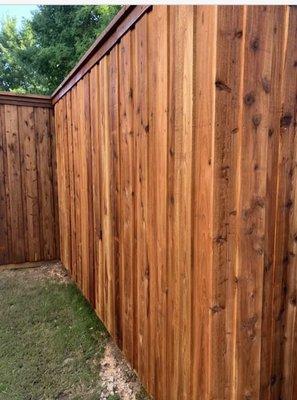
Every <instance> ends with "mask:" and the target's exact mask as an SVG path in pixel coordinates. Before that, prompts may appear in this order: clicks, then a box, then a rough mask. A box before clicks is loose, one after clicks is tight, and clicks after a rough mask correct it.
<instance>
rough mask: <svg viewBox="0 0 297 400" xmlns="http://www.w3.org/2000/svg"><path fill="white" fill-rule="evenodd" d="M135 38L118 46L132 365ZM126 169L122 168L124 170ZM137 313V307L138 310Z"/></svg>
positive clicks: (126, 321)
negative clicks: (133, 66)
mask: <svg viewBox="0 0 297 400" xmlns="http://www.w3.org/2000/svg"><path fill="white" fill-rule="evenodd" d="M132 49H133V35H132V33H131V32H128V33H127V35H125V36H124V37H123V39H122V40H121V42H120V44H119V68H120V74H119V98H120V111H119V112H120V146H121V152H120V162H121V172H120V173H121V176H120V179H121V218H120V221H121V222H120V223H121V227H120V229H121V233H120V234H121V238H122V240H121V243H120V246H121V250H120V252H121V253H120V254H121V260H120V279H121V281H122V290H121V299H122V313H123V351H124V353H125V355H126V356H127V358H128V360H129V361H130V362H131V363H132V362H133V349H134V348H133V338H134V335H133V332H134V331H133V323H134V317H135V315H134V306H133V268H134V251H133V250H134V231H133V230H134V194H135V189H134V185H133V183H134V181H133V172H134V164H133V163H134V151H133V150H134V132H133V69H132V64H131V62H130V60H131V54H132ZM122 166H123V167H122ZM135 310H136V308H135Z"/></svg>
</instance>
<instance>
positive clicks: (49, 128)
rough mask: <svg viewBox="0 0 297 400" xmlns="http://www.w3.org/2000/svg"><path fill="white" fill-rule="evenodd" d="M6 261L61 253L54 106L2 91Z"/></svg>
mask: <svg viewBox="0 0 297 400" xmlns="http://www.w3.org/2000/svg"><path fill="white" fill-rule="evenodd" d="M0 130H1V131H0V140H1V146H0V180H1V184H0V187H1V189H0V191H1V193H0V213H1V216H0V218H1V232H0V264H7V263H21V262H26V261H39V260H52V259H57V258H58V257H59V238H58V236H57V231H58V220H57V219H58V215H57V193H56V183H55V182H56V176H55V175H56V161H55V142H54V140H55V139H54V125H53V109H52V107H51V101H50V99H49V98H44V97H38V96H33V97H32V98H31V97H30V96H17V95H11V94H3V93H1V94H0Z"/></svg>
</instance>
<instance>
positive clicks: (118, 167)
mask: <svg viewBox="0 0 297 400" xmlns="http://www.w3.org/2000/svg"><path fill="white" fill-rule="evenodd" d="M296 93H297V9H296V8H295V7H289V6H205V5H204V6H203V5H201V6H150V7H149V6H129V7H124V8H123V10H122V11H121V12H120V13H119V14H118V16H117V17H116V18H115V19H114V21H113V22H112V23H111V25H110V26H109V28H107V30H106V31H105V32H104V33H103V34H102V35H101V36H100V37H99V38H98V39H97V41H96V42H95V43H94V45H93V46H92V47H91V48H90V50H89V51H88V52H87V53H86V54H85V56H84V57H83V58H82V60H81V61H80V62H79V64H78V65H77V66H76V67H75V68H74V70H73V71H72V72H71V73H70V74H69V76H68V77H67V78H66V79H65V81H64V82H63V83H62V84H61V85H60V86H59V87H58V88H57V90H56V91H55V93H54V94H53V96H52V101H53V104H54V114H55V130H56V135H57V137H56V142H57V177H58V178H57V181H58V200H59V222H60V224H59V226H60V247H61V259H62V262H63V264H64V265H65V267H66V268H68V270H69V272H70V274H71V276H72V277H73V279H74V280H75V281H76V282H77V285H78V286H79V287H80V289H81V290H82V292H83V294H84V295H85V297H86V298H87V299H88V300H89V301H90V302H91V303H92V305H93V306H94V308H95V310H96V312H97V314H98V315H99V316H100V318H101V319H102V320H103V321H104V323H105V325H106V326H107V328H108V330H109V331H110V333H111V334H112V336H113V337H114V338H115V340H116V342H117V343H118V345H119V347H120V348H121V349H122V350H123V351H124V353H125V355H126V357H127V359H128V360H129V361H130V363H131V364H132V365H133V367H134V368H135V369H136V371H137V372H138V374H139V376H140V377H141V379H142V381H143V383H144V384H145V385H146V387H147V388H148V390H149V392H150V393H151V394H152V395H153V396H154V398H155V399H157V400H198V399H199V400H223V399H225V400H239V399H240V400H242V399H243V400H279V399H286V400H288V399H290V400H293V399H296V398H297V362H296V359H297V326H296V323H297V322H296V320H297V318H296V317H297V315H296V311H297V195H296V183H297V182H296V179H297V169H296V165H297V143H296V109H297V108H296Z"/></svg>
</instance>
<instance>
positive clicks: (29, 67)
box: [0, 5, 120, 94]
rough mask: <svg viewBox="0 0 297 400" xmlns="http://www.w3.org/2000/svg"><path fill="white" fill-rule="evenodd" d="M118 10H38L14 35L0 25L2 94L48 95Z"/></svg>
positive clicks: (13, 28) (12, 25)
mask: <svg viewBox="0 0 297 400" xmlns="http://www.w3.org/2000/svg"><path fill="white" fill-rule="evenodd" d="M119 9H120V6H107V5H101V6H66V5H63V6H49V5H48V6H39V7H38V10H37V11H35V12H34V13H33V16H32V19H30V20H25V21H24V22H23V25H22V27H21V29H19V30H18V29H17V24H16V20H15V19H14V18H6V19H5V20H4V21H3V22H2V23H1V24H0V69H1V74H0V90H5V91H17V92H24V93H42V94H50V93H52V92H53V90H54V89H55V88H56V87H57V86H58V85H59V84H60V83H61V82H62V80H63V79H64V78H65V76H66V75H67V73H68V72H69V71H70V70H71V69H72V68H73V67H74V65H75V64H76V63H77V61H78V60H79V59H80V57H81V56H82V55H83V54H84V53H85V51H86V50H87V49H88V48H89V47H90V45H91V44H92V43H93V42H94V40H95V39H96V37H97V36H98V35H99V34H100V33H101V32H102V31H103V30H104V29H105V27H106V26H107V25H108V23H109V22H110V20H111V19H112V18H113V17H114V15H115V14H116V13H117V12H118V11H119Z"/></svg>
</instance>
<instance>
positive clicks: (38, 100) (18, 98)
mask: <svg viewBox="0 0 297 400" xmlns="http://www.w3.org/2000/svg"><path fill="white" fill-rule="evenodd" d="M0 104H4V105H15V106H24V107H44V108H52V107H53V105H52V100H51V96H38V95H25V94H17V93H12V92H0Z"/></svg>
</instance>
